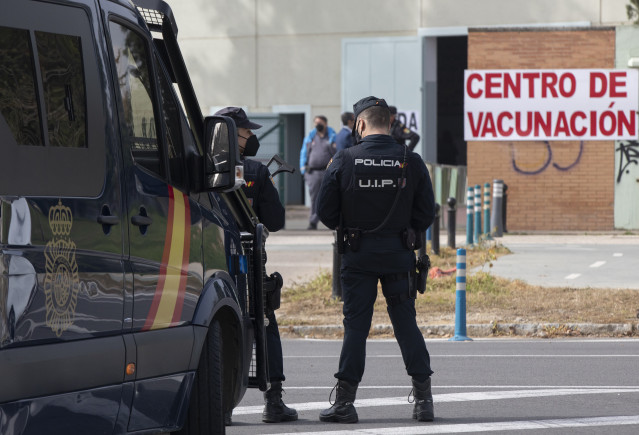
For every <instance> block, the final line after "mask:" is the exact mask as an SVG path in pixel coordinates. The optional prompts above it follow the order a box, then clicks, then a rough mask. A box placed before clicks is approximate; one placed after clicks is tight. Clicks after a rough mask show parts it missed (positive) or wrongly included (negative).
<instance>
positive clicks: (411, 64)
mask: <svg viewBox="0 0 639 435" xmlns="http://www.w3.org/2000/svg"><path fill="white" fill-rule="evenodd" d="M168 3H169V4H170V5H171V7H172V9H173V12H174V14H175V16H176V19H177V22H178V26H179V27H180V29H179V35H178V38H179V40H180V44H181V46H182V47H183V50H184V56H185V59H186V62H187V65H188V67H189V69H190V72H191V76H192V78H193V80H194V87H195V88H196V91H197V93H198V95H199V96H200V98H201V100H200V102H199V103H200V105H201V106H202V108H203V111H204V112H205V113H212V112H214V111H215V110H216V109H217V108H219V107H223V106H227V105H236V106H242V107H244V108H246V109H247V110H248V111H249V112H251V113H260V114H261V115H263V116H266V117H268V116H272V117H273V118H274V119H275V121H274V122H275V123H277V124H278V125H282V126H283V127H282V128H283V131H282V132H280V137H281V138H282V140H283V142H284V145H283V146H281V147H280V149H279V152H280V153H281V154H283V155H284V157H285V158H286V159H287V160H288V161H289V162H291V163H294V164H297V162H298V157H299V147H300V145H301V141H302V138H303V136H304V135H305V134H307V132H308V131H309V130H310V129H311V128H312V121H313V117H314V116H315V115H319V114H322V115H325V116H327V118H328V120H329V125H330V126H332V127H333V128H335V129H336V130H337V129H339V128H340V121H339V115H340V113H341V112H342V111H345V110H352V104H353V103H354V102H355V101H357V100H358V99H359V98H361V97H364V96H367V95H376V96H379V97H383V98H386V99H387V101H388V102H389V103H390V104H393V105H395V106H397V107H398V109H399V111H400V112H401V113H402V115H403V116H405V119H406V123H407V124H409V125H410V126H411V128H413V129H415V130H417V131H418V133H419V134H420V136H421V138H422V139H421V141H420V144H419V145H418V148H417V150H418V152H420V154H421V155H422V156H423V158H424V160H425V161H426V162H427V163H431V164H433V165H435V166H437V165H450V166H451V167H466V168H467V183H468V184H469V185H475V184H483V183H485V182H492V180H493V179H502V180H504V181H505V183H506V184H507V185H508V195H509V196H508V229H509V230H510V231H527V230H557V231H562V230H587V231H592V230H611V229H614V228H628V229H638V228H639V182H637V180H639V162H638V161H637V160H638V159H639V157H637V156H638V155H639V146H638V145H637V142H636V141H615V140H609V141H605V140H604V141H570V140H569V141H549V142H548V144H546V143H544V142H543V141H517V142H507V141H494V142H491V141H469V142H467V141H465V138H464V131H463V129H464V123H463V119H464V100H463V99H464V71H465V70H469V69H472V70H474V69H577V68H590V69H595V68H602V69H614V68H620V69H623V68H628V65H629V62H630V63H632V59H633V58H639V35H638V34H637V28H636V27H635V26H633V25H632V23H631V21H629V20H628V17H627V15H626V5H627V4H628V1H627V0H533V1H530V0H393V1H387V0H385V1H384V0H348V1H343V0H342V1H337V0H324V1H321V2H317V1H310V0H237V1H233V2H228V1H225V0H191V1H188V2H183V1H176V0H169V1H168ZM637 66H639V59H638V62H637ZM271 150H272V149H271V148H269V151H271ZM549 155H550V156H551V159H549V158H548V157H549ZM546 162H548V163H546ZM544 165H545V166H544ZM291 178H292V179H293V182H287V184H286V186H287V189H288V191H289V192H288V193H287V195H286V196H285V200H286V202H287V203H300V202H303V194H302V193H301V192H302V188H301V186H303V183H302V181H301V178H299V176H297V177H296V176H293V177H291ZM460 190H462V189H460ZM291 192H293V193H291ZM439 196H440V201H441V200H442V199H443V200H445V196H446V195H444V194H443V193H442V194H440V195H439ZM458 204H463V198H458Z"/></svg>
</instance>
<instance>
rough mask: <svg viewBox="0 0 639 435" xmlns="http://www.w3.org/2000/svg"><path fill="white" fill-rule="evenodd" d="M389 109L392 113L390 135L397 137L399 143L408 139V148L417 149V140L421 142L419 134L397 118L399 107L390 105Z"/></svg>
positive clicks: (403, 142)
mask: <svg viewBox="0 0 639 435" xmlns="http://www.w3.org/2000/svg"><path fill="white" fill-rule="evenodd" d="M388 109H389V110H390V114H391V128H390V135H391V136H393V139H395V140H396V141H397V143H400V144H402V145H404V144H405V143H406V141H408V149H409V150H411V151H413V150H415V147H416V146H417V142H419V135H418V134H417V133H415V132H414V131H413V130H411V129H410V128H408V127H406V125H404V123H403V122H401V121H400V120H399V119H397V107H395V106H389V107H388Z"/></svg>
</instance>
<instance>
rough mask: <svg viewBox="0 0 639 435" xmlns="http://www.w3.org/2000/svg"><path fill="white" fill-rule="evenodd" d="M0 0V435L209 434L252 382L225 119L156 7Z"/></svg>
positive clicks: (257, 355) (244, 273) (108, 1)
mask: <svg viewBox="0 0 639 435" xmlns="http://www.w3.org/2000/svg"><path fill="white" fill-rule="evenodd" d="M1 8H2V13H0V434H2V435H18V434H47V435H49V434H65V435H67V434H74V435H76V434H90V435H96V434H133V433H135V434H142V433H158V432H170V431H179V433H185V434H205V433H206V434H219V433H224V431H225V428H224V415H225V413H229V412H230V411H231V410H232V409H233V407H234V406H236V405H237V403H239V401H240V400H241V398H242V396H243V394H244V392H245V391H246V388H247V387H249V386H254V387H258V388H260V389H262V390H265V389H266V388H267V384H266V358H265V348H264V347H265V344H264V307H263V288H264V287H265V286H266V284H267V282H266V281H268V279H269V278H268V277H266V276H265V274H264V260H265V259H264V257H263V243H264V238H265V237H266V236H267V233H266V230H265V229H264V228H263V226H262V225H261V224H260V223H259V222H258V221H257V218H256V217H255V213H254V212H253V210H252V209H251V207H250V205H249V203H248V201H247V200H246V197H245V195H244V194H243V193H242V190H241V189H239V188H240V186H241V185H242V183H243V178H242V177H243V172H242V165H241V162H240V159H239V151H238V145H237V132H236V129H235V125H234V123H233V121H232V120H230V119H229V118H224V117H209V118H204V117H203V116H202V113H201V111H200V108H199V105H198V102H197V98H196V96H195V94H194V91H193V87H192V85H191V81H190V79H189V75H188V72H187V70H186V67H185V64H184V61H183V59H182V55H181V53H180V50H179V46H178V43H177V26H176V23H175V20H174V18H173V15H172V13H171V10H170V8H169V7H168V5H166V4H165V3H163V2H161V1H158V0H134V2H131V1H127V0H64V1H63V0H50V1H49V0H3V1H2V5H1ZM178 92H179V98H178V95H177V94H178Z"/></svg>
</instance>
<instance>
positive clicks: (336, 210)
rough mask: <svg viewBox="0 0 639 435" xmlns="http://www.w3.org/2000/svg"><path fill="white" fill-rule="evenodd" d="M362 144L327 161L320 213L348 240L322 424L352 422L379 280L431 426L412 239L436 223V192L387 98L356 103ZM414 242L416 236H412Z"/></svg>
mask: <svg viewBox="0 0 639 435" xmlns="http://www.w3.org/2000/svg"><path fill="white" fill-rule="evenodd" d="M353 112H354V113H355V127H354V128H353V135H354V136H355V138H356V143H357V145H355V146H353V147H351V148H347V149H346V150H343V151H339V152H338V153H337V154H336V155H335V157H334V158H333V160H332V161H331V162H330V163H329V165H328V168H327V170H326V174H325V175H324V178H323V179H322V185H321V188H320V192H319V197H318V201H319V205H318V213H319V216H320V219H321V220H322V222H323V223H324V224H325V225H326V226H327V227H328V228H331V229H335V228H336V227H338V226H343V228H344V231H345V233H346V239H347V241H348V243H347V245H346V246H345V248H344V253H343V255H342V266H341V267H342V269H341V284H342V299H343V301H344V307H343V313H344V340H343V343H342V351H341V355H340V359H339V369H338V371H337V373H336V374H335V377H336V378H337V385H336V389H337V395H336V399H335V403H334V404H333V406H331V407H330V408H328V409H325V410H323V411H322V412H321V413H320V420H321V421H327V422H339V423H354V422H356V421H358V416H357V411H356V410H355V407H354V405H353V402H354V401H355V395H356V392H357V386H358V384H359V382H360V381H361V380H362V375H363V374H364V364H365V358H366V339H367V337H368V332H369V330H370V327H371V322H372V317H373V306H374V303H375V299H376V298H377V283H378V281H381V284H382V292H383V294H384V297H385V299H386V304H387V310H388V314H389V316H390V320H391V322H392V324H393V330H394V332H395V336H396V337H397V342H398V344H399V346H400V348H401V352H402V357H403V358H404V364H405V366H406V371H407V372H408V374H409V375H410V376H411V377H412V384H413V392H414V396H415V406H414V409H413V418H415V419H417V420H419V421H432V420H433V418H434V411H433V400H432V393H431V385H430V375H431V374H432V373H433V371H432V370H431V368H430V356H429V354H428V350H427V349H426V344H425V343H424V338H423V336H422V334H421V332H420V330H419V328H418V326H417V321H416V313H415V299H414V295H413V293H412V292H411V285H410V281H409V278H410V271H411V269H412V270H413V271H414V270H415V253H414V249H415V248H416V247H415V246H414V244H411V241H410V240H409V238H407V235H409V234H412V235H413V236H415V232H419V231H425V230H426V229H427V228H428V227H429V226H430V224H431V223H432V222H433V219H434V210H435V204H434V198H433V188H432V185H431V181H430V176H429V174H428V170H427V169H426V165H425V164H424V162H423V161H422V160H421V158H420V157H419V156H418V155H417V154H415V153H413V152H411V151H409V150H408V149H407V147H406V145H400V144H398V143H397V142H396V141H395V140H393V138H392V137H391V136H390V135H389V128H390V113H389V110H388V106H387V104H386V102H385V101H384V100H383V99H380V98H376V97H367V98H364V99H362V100H360V101H358V102H357V103H356V104H355V105H354V106H353ZM413 240H414V239H413Z"/></svg>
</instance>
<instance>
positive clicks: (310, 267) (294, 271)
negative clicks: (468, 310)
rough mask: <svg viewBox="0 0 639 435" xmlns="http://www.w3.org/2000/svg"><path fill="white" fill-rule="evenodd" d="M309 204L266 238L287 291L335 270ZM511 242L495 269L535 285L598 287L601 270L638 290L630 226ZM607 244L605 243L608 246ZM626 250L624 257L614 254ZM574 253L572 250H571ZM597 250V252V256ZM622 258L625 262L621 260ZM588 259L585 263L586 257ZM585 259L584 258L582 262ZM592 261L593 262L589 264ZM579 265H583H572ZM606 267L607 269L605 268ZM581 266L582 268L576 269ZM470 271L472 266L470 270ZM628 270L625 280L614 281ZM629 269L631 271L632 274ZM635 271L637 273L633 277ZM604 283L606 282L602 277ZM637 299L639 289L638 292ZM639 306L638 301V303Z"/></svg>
mask: <svg viewBox="0 0 639 435" xmlns="http://www.w3.org/2000/svg"><path fill="white" fill-rule="evenodd" d="M308 213H309V210H308V208H306V207H302V206H293V207H288V208H287V212H286V218H287V219H286V227H285V229H284V230H281V231H278V232H276V233H272V234H271V235H270V236H269V238H268V239H267V245H266V248H267V255H268V262H267V272H268V273H271V272H272V271H275V270H277V271H278V272H280V273H281V274H282V276H283V278H284V291H286V287H287V286H290V285H291V284H294V283H301V282H305V281H308V280H310V279H312V278H314V277H315V276H317V274H318V273H320V272H321V271H327V272H329V273H330V272H332V268H333V242H334V234H333V231H331V230H329V229H328V228H326V227H325V226H323V225H322V224H320V225H319V226H318V230H306V228H307V226H308ZM455 240H456V246H457V247H463V246H464V245H465V243H466V236H465V234H463V233H462V234H460V233H457V234H456V237H455ZM496 240H497V241H498V242H499V243H501V244H503V245H504V246H506V247H508V248H509V249H511V251H513V254H511V255H507V256H504V257H501V258H500V259H499V260H497V261H495V262H493V267H492V268H491V273H494V274H495V275H498V276H502V277H504V278H510V279H524V280H526V281H529V282H530V283H531V284H534V285H542V286H560V285H564V286H571V287H575V288H579V287H580V286H581V287H587V286H591V287H597V279H596V278H588V279H585V278H587V277H588V273H594V272H597V273H599V276H604V277H607V278H608V279H609V280H610V281H611V282H615V285H614V287H615V288H616V287H619V288H630V289H636V290H638V291H639V270H637V271H636V272H635V269H636V266H635V267H632V266H629V264H630V263H629V262H631V261H632V259H633V258H635V259H636V258H639V235H628V234H626V232H622V231H619V232H617V231H615V232H612V231H611V232H597V233H584V232H583V231H581V232H575V233H555V234H548V233H530V234H509V233H505V234H504V237H501V238H498V239H496ZM447 243H448V239H447V234H446V232H445V230H444V231H443V232H442V233H440V246H442V247H444V246H446V245H447ZM604 248H605V249H604ZM617 251H626V252H627V253H626V255H625V256H624V257H614V259H613V256H619V255H620V254H619V253H617ZM564 252H570V253H576V254H575V255H580V256H582V257H583V258H581V257H579V261H577V260H575V259H573V258H571V257H570V256H569V255H565V254H564ZM571 255H572V254H571ZM591 255H592V256H594V257H593V258H597V259H598V258H599V257H601V256H603V255H606V256H605V257H602V258H604V259H605V260H606V261H608V264H607V265H606V267H605V268H601V269H594V268H593V267H592V266H596V265H597V264H603V263H606V261H598V262H597V261H596V260H594V259H593V260H591V259H590V257H589V256H591ZM598 256H599V257H598ZM619 261H624V262H625V263H619ZM544 262H545V263H548V262H550V264H551V267H554V266H555V265H557V264H560V263H561V265H563V267H564V268H565V271H563V269H561V268H560V271H559V272H557V273H558V275H557V273H555V275H557V276H553V271H552V270H549V266H548V264H544ZM584 262H585V263H584ZM578 263H581V264H578ZM614 264H624V265H625V266H624V267H623V268H621V269H613V265H614ZM589 266H590V267H589ZM573 267H581V269H579V268H577V269H572V268H573ZM606 268H607V269H606ZM573 271H577V272H580V273H572V272H573ZM470 272H471V273H472V271H470ZM571 273H572V275H577V276H579V275H583V276H581V277H580V278H577V279H572V280H571V281H565V280H566V278H569V277H570V276H572V275H571ZM624 273H625V274H626V278H625V280H624V281H620V282H621V283H618V281H612V280H615V279H619V277H620V276H622V275H623V274H624ZM628 274H630V275H628ZM633 276H635V278H632V277H633ZM601 287H602V288H610V287H612V286H606V282H605V281H604V282H603V284H602V285H601ZM637 298H638V300H639V292H638V294H637ZM637 308H639V306H638V307H637ZM421 329H422V333H423V334H424V336H426V337H450V336H452V335H453V334H454V325H452V324H451V325H428V326H423V327H422V328H421ZM467 329H468V335H469V336H471V337H494V336H525V337H549V336H554V335H555V334H559V335H561V336H631V335H637V334H638V333H639V332H638V329H639V324H638V323H636V322H635V323H624V324H603V325H598V324H550V323H549V324H497V323H495V324H487V325H483V324H478V325H474V324H469V325H467ZM373 331H374V332H375V333H376V334H382V335H383V334H390V333H392V327H391V326H390V325H375V326H374V329H373ZM282 332H283V333H290V334H292V335H295V336H302V337H307V336H308V337H327V336H331V337H333V336H336V335H341V334H342V333H343V329H342V325H322V326H290V327H285V328H282Z"/></svg>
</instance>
